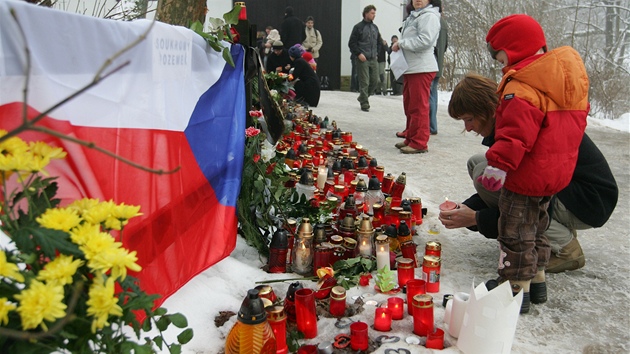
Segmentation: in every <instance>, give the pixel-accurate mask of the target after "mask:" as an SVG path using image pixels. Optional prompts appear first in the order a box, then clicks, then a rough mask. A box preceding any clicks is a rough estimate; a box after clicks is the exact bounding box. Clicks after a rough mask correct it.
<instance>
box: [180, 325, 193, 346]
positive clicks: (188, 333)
mask: <svg viewBox="0 0 630 354" xmlns="http://www.w3.org/2000/svg"><path fill="white" fill-rule="evenodd" d="M193 335H194V334H193V329H192V328H186V329H185V330H184V331H183V332H182V333H180V334H179V335H178V336H177V341H178V342H179V343H181V344H186V343H188V342H190V340H191V339H192V338H193Z"/></svg>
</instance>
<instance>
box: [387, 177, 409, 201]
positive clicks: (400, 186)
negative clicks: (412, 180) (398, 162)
mask: <svg viewBox="0 0 630 354" xmlns="http://www.w3.org/2000/svg"><path fill="white" fill-rule="evenodd" d="M406 184H407V175H406V174H405V172H403V173H401V174H400V176H398V178H396V181H395V182H394V184H393V186H392V189H391V191H390V193H389V194H391V195H392V197H397V198H402V195H403V192H404V191H405V185H406Z"/></svg>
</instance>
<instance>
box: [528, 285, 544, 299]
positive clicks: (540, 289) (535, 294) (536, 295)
mask: <svg viewBox="0 0 630 354" xmlns="http://www.w3.org/2000/svg"><path fill="white" fill-rule="evenodd" d="M529 298H530V300H531V302H532V304H544V303H545V302H547V282H542V283H531V284H530V285H529Z"/></svg>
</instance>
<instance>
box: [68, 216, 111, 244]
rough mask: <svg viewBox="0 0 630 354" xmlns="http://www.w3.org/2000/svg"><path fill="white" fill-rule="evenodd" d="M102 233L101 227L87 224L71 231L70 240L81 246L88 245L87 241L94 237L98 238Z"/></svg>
mask: <svg viewBox="0 0 630 354" xmlns="http://www.w3.org/2000/svg"><path fill="white" fill-rule="evenodd" d="M100 232H101V227H100V226H99V225H94V224H90V223H87V222H86V223H83V224H81V225H78V226H77V227H75V228H74V229H72V230H70V240H72V242H74V243H76V244H77V245H79V246H81V245H84V244H86V243H87V241H88V240H89V239H90V238H92V237H93V236H95V235H96V236H98V233H100ZM110 238H111V237H110Z"/></svg>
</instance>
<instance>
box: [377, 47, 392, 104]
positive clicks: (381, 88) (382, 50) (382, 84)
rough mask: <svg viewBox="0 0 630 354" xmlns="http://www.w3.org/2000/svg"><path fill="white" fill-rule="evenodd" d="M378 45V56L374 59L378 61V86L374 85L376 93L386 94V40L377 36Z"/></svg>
mask: <svg viewBox="0 0 630 354" xmlns="http://www.w3.org/2000/svg"><path fill="white" fill-rule="evenodd" d="M378 40H379V42H380V44H381V45H380V46H379V47H378V56H377V58H376V61H377V62H378V86H377V87H376V93H377V94H381V95H387V77H386V76H385V67H386V66H387V52H388V51H389V47H388V46H387V41H386V40H384V39H383V38H381V37H379V39H378Z"/></svg>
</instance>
